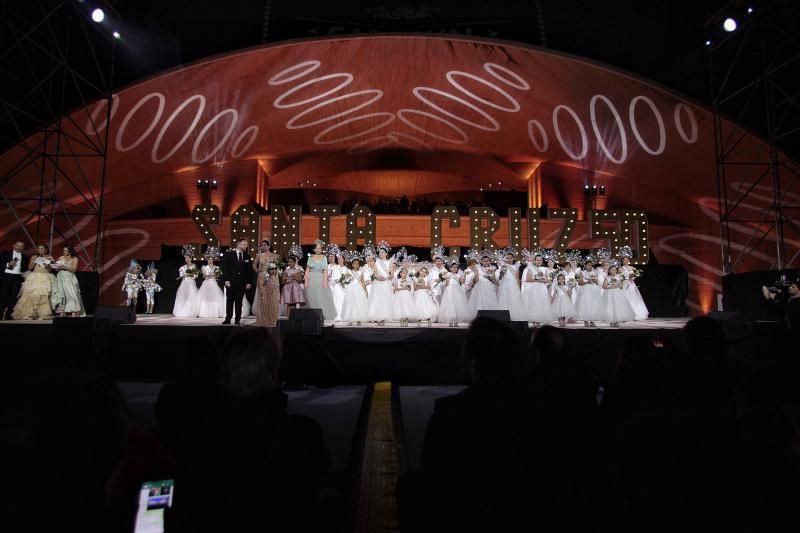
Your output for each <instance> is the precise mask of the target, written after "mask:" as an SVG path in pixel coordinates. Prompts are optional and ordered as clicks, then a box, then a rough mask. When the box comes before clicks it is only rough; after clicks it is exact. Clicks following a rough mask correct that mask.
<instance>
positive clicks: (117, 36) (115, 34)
mask: <svg viewBox="0 0 800 533" xmlns="http://www.w3.org/2000/svg"><path fill="white" fill-rule="evenodd" d="M111 35H113V36H114V39H119V38H120V37H122V35H120V34H119V32H118V31H115V32H114V33H112V34H111Z"/></svg>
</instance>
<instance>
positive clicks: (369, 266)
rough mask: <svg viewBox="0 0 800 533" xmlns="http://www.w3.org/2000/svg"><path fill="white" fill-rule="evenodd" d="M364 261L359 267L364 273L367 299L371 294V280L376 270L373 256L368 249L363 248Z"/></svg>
mask: <svg viewBox="0 0 800 533" xmlns="http://www.w3.org/2000/svg"><path fill="white" fill-rule="evenodd" d="M364 262H365V263H366V264H365V265H364V266H362V267H361V271H362V272H363V274H364V286H365V287H366V289H367V299H369V295H370V294H372V280H373V279H374V278H375V275H376V274H375V273H376V270H377V268H376V267H375V256H374V255H371V251H370V250H369V249H365V251H364Z"/></svg>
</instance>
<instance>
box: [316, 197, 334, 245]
mask: <svg viewBox="0 0 800 533" xmlns="http://www.w3.org/2000/svg"><path fill="white" fill-rule="evenodd" d="M311 214H312V215H314V216H317V217H319V237H318V238H319V240H321V241H325V242H326V243H328V242H330V237H331V217H335V216H336V215H338V214H339V206H338V205H315V206H312V207H311Z"/></svg>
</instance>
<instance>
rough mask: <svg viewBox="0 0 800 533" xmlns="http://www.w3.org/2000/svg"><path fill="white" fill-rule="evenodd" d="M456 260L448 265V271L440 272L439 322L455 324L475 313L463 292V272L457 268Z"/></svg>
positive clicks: (470, 317)
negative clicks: (440, 299) (441, 278)
mask: <svg viewBox="0 0 800 533" xmlns="http://www.w3.org/2000/svg"><path fill="white" fill-rule="evenodd" d="M458 266H459V265H458V261H452V262H451V263H450V265H449V267H450V271H449V272H446V273H444V274H442V277H443V278H444V279H443V280H441V281H440V283H439V284H440V286H441V285H442V284H444V287H443V288H442V289H441V293H442V301H441V303H440V304H439V315H438V316H439V322H444V321H445V320H447V323H448V324H450V325H451V326H453V325H455V326H457V325H458V323H459V322H467V321H470V320H472V319H473V318H474V317H475V315H473V314H472V312H471V308H470V307H469V304H468V303H467V294H466V293H465V292H464V282H465V281H466V279H465V275H464V273H463V272H462V271H461V270H460V269H459V268H458Z"/></svg>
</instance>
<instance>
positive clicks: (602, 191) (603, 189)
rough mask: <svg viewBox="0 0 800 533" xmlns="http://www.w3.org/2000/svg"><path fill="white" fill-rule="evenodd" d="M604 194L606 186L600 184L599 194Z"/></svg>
mask: <svg viewBox="0 0 800 533" xmlns="http://www.w3.org/2000/svg"><path fill="white" fill-rule="evenodd" d="M605 194H606V186H605V185H601V186H600V196H605Z"/></svg>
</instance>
